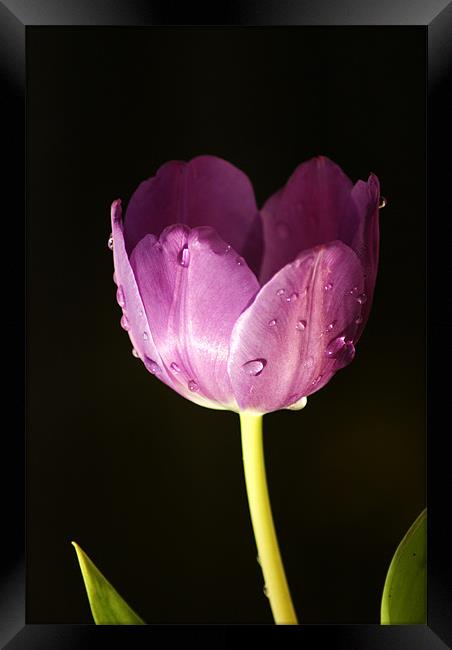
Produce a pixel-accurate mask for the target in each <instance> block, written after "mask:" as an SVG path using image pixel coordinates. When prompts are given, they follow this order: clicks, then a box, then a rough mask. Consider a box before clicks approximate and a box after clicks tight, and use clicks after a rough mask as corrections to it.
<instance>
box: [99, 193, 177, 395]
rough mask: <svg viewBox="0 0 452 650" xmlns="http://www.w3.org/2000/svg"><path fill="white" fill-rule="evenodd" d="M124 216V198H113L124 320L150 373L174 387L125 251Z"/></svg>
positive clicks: (115, 253) (115, 256) (117, 275)
mask: <svg viewBox="0 0 452 650" xmlns="http://www.w3.org/2000/svg"><path fill="white" fill-rule="evenodd" d="M121 216H122V213H121V201H119V200H118V201H114V202H113V204H112V206H111V226H112V235H113V261H114V267H115V278H116V284H117V285H118V290H117V294H116V295H117V299H118V302H119V304H120V306H121V307H122V310H123V318H122V323H123V324H124V325H126V327H128V334H129V337H130V340H131V341H132V345H133V347H134V348H135V350H136V352H137V354H138V356H139V357H140V359H141V360H142V361H143V363H144V364H145V366H146V368H147V369H148V370H149V372H151V373H152V374H154V375H156V376H157V377H158V378H159V379H161V380H162V381H164V382H165V383H166V384H168V385H169V386H171V387H172V386H173V381H172V378H171V376H170V375H169V374H168V373H167V372H166V369H165V367H164V365H163V363H162V361H161V359H160V355H159V354H158V352H157V348H156V347H155V344H154V341H153V338H152V333H151V330H150V328H149V323H148V320H147V317H146V311H145V308H144V305H143V302H142V300H141V296H140V292H139V290H138V286H137V283H136V280H135V276H134V274H133V271H132V268H131V266H130V263H129V258H128V256H127V253H126V249H125V246H124V237H123V226H122V219H121Z"/></svg>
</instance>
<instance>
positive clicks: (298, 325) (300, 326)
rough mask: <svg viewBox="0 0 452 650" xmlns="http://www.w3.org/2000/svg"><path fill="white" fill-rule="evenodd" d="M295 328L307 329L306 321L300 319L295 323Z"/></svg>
mask: <svg viewBox="0 0 452 650" xmlns="http://www.w3.org/2000/svg"><path fill="white" fill-rule="evenodd" d="M295 329H297V330H298V331H299V332H302V331H303V330H304V329H306V321H305V320H299V321H298V323H297V324H296V325H295Z"/></svg>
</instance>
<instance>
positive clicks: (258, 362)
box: [242, 359, 267, 377]
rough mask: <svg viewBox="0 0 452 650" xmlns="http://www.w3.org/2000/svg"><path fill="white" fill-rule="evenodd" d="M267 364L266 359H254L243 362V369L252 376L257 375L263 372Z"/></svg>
mask: <svg viewBox="0 0 452 650" xmlns="http://www.w3.org/2000/svg"><path fill="white" fill-rule="evenodd" d="M266 365H267V360H266V359H252V360H251V361H247V362H246V363H244V364H243V366H242V368H243V370H244V371H245V372H246V373H247V374H248V375H251V376H252V377H257V376H258V375H260V374H261V372H262V371H263V369H264V368H265V366H266Z"/></svg>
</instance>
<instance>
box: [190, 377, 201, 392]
mask: <svg viewBox="0 0 452 650" xmlns="http://www.w3.org/2000/svg"><path fill="white" fill-rule="evenodd" d="M188 388H189V389H190V390H192V391H195V390H198V388H199V386H198V382H197V381H195V380H194V379H190V381H189V382H188Z"/></svg>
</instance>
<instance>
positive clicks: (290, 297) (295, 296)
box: [286, 291, 298, 302]
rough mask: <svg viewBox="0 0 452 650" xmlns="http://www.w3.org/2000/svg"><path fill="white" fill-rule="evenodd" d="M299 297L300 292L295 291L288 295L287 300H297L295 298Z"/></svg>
mask: <svg viewBox="0 0 452 650" xmlns="http://www.w3.org/2000/svg"><path fill="white" fill-rule="evenodd" d="M297 298H298V293H296V292H295V291H294V293H292V294H290V296H287V298H286V301H287V302H295V300H296V299H297Z"/></svg>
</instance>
